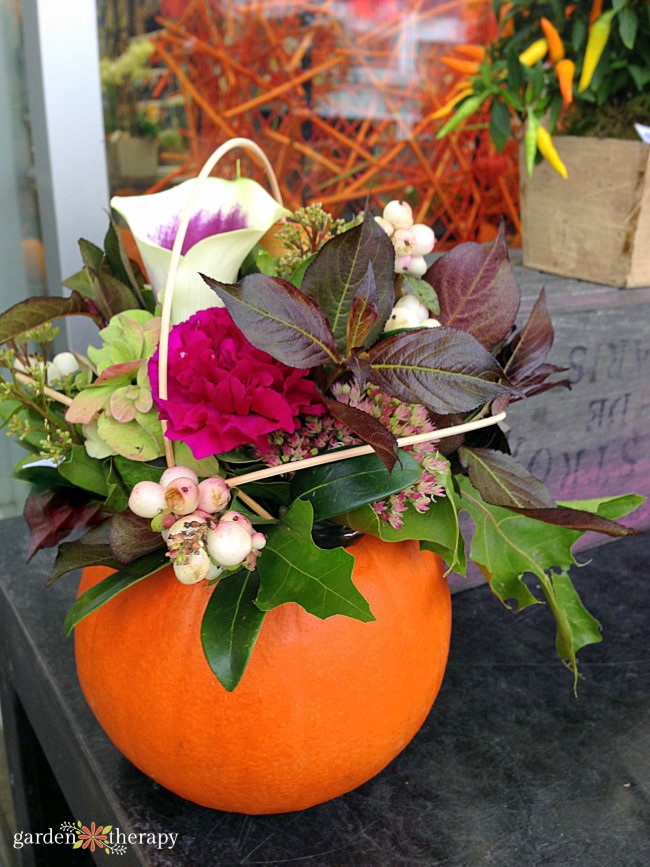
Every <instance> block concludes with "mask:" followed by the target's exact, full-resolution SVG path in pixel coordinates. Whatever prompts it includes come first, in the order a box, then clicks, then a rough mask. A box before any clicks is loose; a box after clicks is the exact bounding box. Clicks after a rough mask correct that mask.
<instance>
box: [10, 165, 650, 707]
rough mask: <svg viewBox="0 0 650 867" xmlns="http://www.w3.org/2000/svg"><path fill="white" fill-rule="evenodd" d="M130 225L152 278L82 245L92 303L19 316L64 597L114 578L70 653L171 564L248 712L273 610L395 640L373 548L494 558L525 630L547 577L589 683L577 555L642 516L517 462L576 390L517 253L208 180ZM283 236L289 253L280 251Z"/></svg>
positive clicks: (562, 648)
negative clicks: (546, 413) (362, 575)
mask: <svg viewBox="0 0 650 867" xmlns="http://www.w3.org/2000/svg"><path fill="white" fill-rule="evenodd" d="M190 200H191V208H190ZM112 204H113V207H114V209H115V211H116V212H118V213H119V214H121V215H122V216H123V217H124V218H125V219H126V221H127V222H128V224H129V226H130V229H131V231H132V232H133V235H134V236H135V239H136V241H137V243H138V246H139V250H140V253H141V256H142V261H143V263H144V270H145V271H146V273H143V270H142V269H141V268H140V267H139V265H138V264H136V262H135V261H133V260H131V259H129V258H128V256H127V255H126V253H125V249H124V247H123V245H122V242H121V237H120V234H119V233H118V232H117V231H116V228H115V226H114V224H111V226H110V227H109V229H108V233H107V235H106V239H105V248H104V250H101V249H100V248H98V247H97V246H95V245H94V244H92V243H90V242H88V241H81V242H80V249H81V257H82V260H83V268H82V270H81V271H79V273H77V274H75V275H74V276H72V277H71V278H70V279H69V280H68V281H67V283H66V285H67V286H68V287H69V289H70V290H71V292H70V294H68V295H67V297H61V298H54V297H49V298H30V299H28V300H26V301H23V302H20V303H19V304H17V305H15V306H14V307H12V308H11V309H9V310H7V311H6V312H4V313H3V314H2V315H1V316H0V343H1V344H2V347H3V348H2V355H1V361H2V365H3V367H4V369H5V375H4V380H3V383H2V386H1V396H2V403H1V404H0V409H1V413H2V418H3V421H4V423H5V426H6V428H7V431H8V433H9V434H11V435H13V436H15V437H17V439H18V440H19V441H20V443H21V444H22V445H23V446H24V447H25V448H26V449H27V451H28V452H29V454H28V455H27V457H26V458H25V459H24V460H23V461H21V462H20V463H19V464H18V466H17V467H16V469H15V474H16V476H17V477H18V478H20V479H24V480H26V481H28V482H30V483H31V484H32V485H33V492H32V493H31V495H30V496H29V498H28V500H27V503H26V506H25V518H26V520H27V523H28V525H29V528H30V531H31V541H32V544H31V553H32V554H33V553H34V552H35V551H37V550H38V549H39V548H43V547H46V546H58V552H57V555H56V562H55V565H54V571H53V574H52V577H51V580H52V581H54V580H55V579H58V578H59V577H60V576H62V575H63V574H65V573H67V572H70V571H71V570H76V569H79V568H82V567H86V566H89V565H98V564H102V565H104V566H106V567H109V568H110V570H112V571H111V572H110V574H108V576H107V577H105V578H104V579H103V580H102V581H100V582H99V583H97V584H95V585H94V586H93V587H91V588H90V589H88V590H86V592H84V593H82V594H81V595H80V596H79V597H78V599H77V601H76V602H75V603H74V605H73V607H72V609H71V611H70V613H69V615H68V618H67V622H66V630H67V631H68V632H70V631H72V629H73V628H74V627H75V626H76V625H77V624H79V623H80V622H81V621H83V620H84V619H85V618H86V617H87V616H88V615H90V614H92V613H93V612H95V611H97V610H98V609H99V608H100V607H101V606H103V605H104V604H105V603H107V602H109V601H110V600H113V599H114V598H115V597H116V596H117V595H118V594H121V593H123V592H124V591H126V590H127V589H128V588H130V587H132V586H133V585H135V584H137V583H139V582H143V583H144V584H146V582H147V579H148V578H149V576H152V575H153V574H154V573H157V572H158V571H159V570H160V569H161V567H163V566H164V565H165V564H167V565H169V564H170V563H171V565H172V567H173V571H174V574H175V576H176V578H177V579H178V581H179V582H181V583H182V584H183V585H187V586H185V587H184V592H185V593H187V594H196V593H197V592H202V590H204V588H206V587H210V588H211V589H212V590H213V592H212V594H211V596H210V601H209V603H208V605H207V608H206V611H205V616H204V618H203V624H202V628H201V641H202V645H203V651H204V653H205V656H206V659H207V661H208V663H209V665H210V667H211V669H212V671H213V672H214V674H215V676H216V677H217V678H218V679H219V680H220V681H221V683H222V684H223V686H224V687H225V689H226V690H228V691H232V690H235V692H236V688H237V686H238V684H239V682H240V680H241V679H242V677H243V676H244V675H245V670H246V666H247V664H248V662H249V659H250V658H251V655H254V653H255V650H254V648H255V643H256V640H257V638H258V636H259V634H260V630H261V629H262V626H263V622H264V619H265V617H266V616H267V615H268V612H269V611H271V609H274V608H276V607H277V606H281V605H283V604H284V603H287V602H293V603H298V605H300V606H302V607H303V608H304V609H305V610H306V611H307V612H309V613H310V614H311V615H314V616H315V617H316V618H322V619H326V618H330V617H332V616H333V615H345V616H346V617H349V618H356V619H357V620H361V621H372V620H373V617H374V615H373V611H372V610H371V607H370V605H369V604H368V602H367V601H366V599H365V598H364V596H363V595H362V594H361V593H360V591H359V590H358V589H357V587H356V586H355V584H354V582H353V580H352V569H353V563H354V557H353V552H354V544H353V543H354V542H355V540H356V539H358V537H359V536H361V535H371V536H375V537H378V538H379V539H381V540H384V541H386V542H400V541H403V540H416V541H417V542H418V543H419V545H420V547H421V549H425V550H428V551H432V552H434V553H435V554H438V555H440V556H441V557H442V558H443V559H444V560H445V561H446V563H447V565H448V568H449V570H454V571H455V572H458V573H461V574H463V573H464V572H465V569H466V562H467V556H469V558H470V559H471V560H472V561H474V562H475V563H476V564H478V566H479V568H480V569H481V570H482V572H483V573H484V575H485V576H486V578H487V580H488V581H489V582H490V585H491V588H492V590H493V592H494V594H495V595H496V596H497V597H498V598H499V599H501V600H502V601H503V602H504V603H509V602H510V601H514V602H515V603H516V605H517V607H518V608H519V609H522V608H525V607H526V606H529V605H531V604H533V603H536V602H538V601H539V600H538V599H537V598H536V596H535V594H534V592H533V590H532V589H530V587H529V586H528V584H527V583H526V581H525V580H524V576H526V575H532V576H534V579H535V580H536V582H537V584H538V585H539V587H540V588H541V592H542V594H543V596H544V597H545V599H546V601H547V602H548V604H549V605H550V607H551V609H552V611H553V614H554V616H555V619H556V621H557V649H558V652H559V655H560V657H561V658H562V660H563V661H564V662H565V663H566V664H567V666H568V667H569V668H570V669H571V670H572V671H573V673H574V675H575V676H576V677H577V664H576V654H577V652H578V651H579V649H580V648H581V647H582V646H584V645H586V644H589V643H592V642H597V641H599V640H600V631H599V624H598V622H597V621H596V620H595V619H594V617H593V616H592V615H590V614H589V613H588V612H587V611H586V610H585V608H584V607H583V606H582V604H581V603H580V600H579V598H578V596H577V594H576V591H575V589H574V588H573V586H572V584H571V581H570V578H569V575H568V569H569V567H570V566H571V565H572V563H573V558H572V555H571V547H572V545H573V543H574V542H575V541H576V540H577V539H578V538H579V536H580V535H581V534H583V533H584V532H586V531H597V532H601V533H607V534H610V535H614V536H621V535H626V534H628V533H630V532H634V531H633V530H630V529H629V528H626V527H625V526H623V525H621V524H620V523H618V522H617V519H618V518H620V517H621V516H623V515H625V514H627V513H628V512H630V511H632V510H633V509H634V508H635V507H636V506H637V505H638V504H639V502H640V498H639V497H636V496H633V495H629V496H619V497H615V498H607V497H603V498H602V499H596V500H589V501H585V502H576V503H561V504H558V503H556V502H555V501H554V500H553V498H552V497H551V495H550V493H549V491H548V490H547V489H546V488H545V486H544V485H543V484H542V482H540V481H539V480H537V479H535V478H534V477H533V476H531V475H530V474H529V473H528V472H527V471H526V470H525V468H524V467H522V466H521V465H520V464H519V463H518V462H517V461H516V460H515V458H514V457H513V456H512V455H511V454H510V451H509V448H508V442H507V438H506V435H505V433H504V430H503V429H502V427H500V425H499V422H501V421H502V420H503V418H504V417H505V410H506V409H507V407H508V404H509V403H511V402H514V401H517V400H521V399H522V398H529V397H531V396H534V395H536V394H540V393H542V392H545V391H547V390H548V389H551V388H563V387H567V385H568V383H567V381H566V380H564V379H562V378H561V376H560V377H558V375H561V372H562V371H561V369H559V368H557V367H556V366H554V365H553V364H550V363H549V362H548V361H547V356H548V353H549V350H550V349H551V345H552V341H553V330H552V326H551V322H550V319H549V316H548V314H547V311H546V307H545V302H544V293H543V292H542V293H541V294H540V297H539V298H538V300H537V302H536V303H535V305H534V307H533V309H532V312H531V313H530V316H529V317H528V319H527V321H526V322H524V323H523V324H522V325H521V326H520V327H515V319H516V317H517V313H518V308H519V301H520V296H519V291H518V288H517V285H516V282H515V279H514V276H513V272H512V270H511V267H510V264H509V261H508V255H507V250H506V246H505V241H504V235H503V232H502V231H501V232H500V233H499V234H498V236H497V238H496V240H495V241H494V242H493V243H491V244H488V245H479V244H474V243H467V244H460V245H459V246H457V247H456V248H455V249H453V250H451V251H450V252H447V253H445V254H444V255H442V256H440V257H439V258H437V259H436V260H435V261H434V262H433V264H431V265H428V264H427V262H426V261H425V258H424V257H425V256H428V254H429V253H431V251H432V249H433V246H434V236H433V232H432V231H431V229H430V228H428V227H427V226H425V225H420V224H414V223H413V215H412V213H411V210H410V207H409V206H408V205H407V204H406V203H405V202H400V201H391V202H388V203H387V204H386V207H385V210H384V211H383V214H381V215H373V214H371V213H368V212H365V213H364V214H363V215H359V217H357V218H355V219H353V220H351V221H350V222H349V223H343V222H342V221H334V220H333V219H332V218H331V217H330V215H328V214H327V213H325V212H324V211H323V210H322V208H321V207H320V206H318V205H311V206H309V207H307V208H305V209H303V210H300V211H298V212H296V213H293V214H292V213H289V212H287V211H286V210H285V209H283V208H282V207H281V206H279V205H278V203H277V202H276V201H274V199H273V198H272V197H271V196H270V195H268V194H267V193H266V192H265V191H264V190H263V189H262V187H260V186H259V185H258V184H256V183H255V182H254V181H252V180H247V179H237V180H235V181H226V180H217V179H213V178H208V179H207V180H205V182H204V183H202V185H201V191H199V188H198V185H197V184H196V183H195V181H189V182H186V183H184V184H182V185H180V186H178V187H176V188H173V189H170V190H167V191H164V192H162V193H158V194H155V195H151V196H141V197H130V198H116V199H114V200H113V202H112ZM188 208H189V210H188ZM190 211H191V213H190ZM278 220H281V221H282V223H283V224H282V225H280V227H279V230H278V227H277V226H276V235H275V249H276V254H273V253H270V252H268V250H267V249H265V248H264V247H263V246H261V245H260V244H259V241H260V240H261V239H262V236H263V235H265V233H267V230H269V229H270V228H271V227H272V226H273V225H274V224H276V223H277V221H278ZM179 227H180V230H179ZM267 237H268V236H267ZM278 251H279V252H278ZM172 289H173V293H172ZM172 294H173V297H172ZM72 315H82V316H87V317H90V318H91V319H92V320H93V321H94V322H95V323H97V325H98V326H99V327H100V329H101V330H100V331H99V346H97V347H90V348H89V349H88V352H87V355H85V356H82V355H79V354H76V353H70V352H59V353H58V354H55V355H54V356H52V347H53V345H54V343H55V340H56V337H57V330H56V328H55V327H54V325H53V322H54V321H55V320H58V319H60V318H61V317H65V316H72ZM461 512H466V513H468V515H469V517H470V518H471V521H472V523H473V535H472V538H471V544H469V545H468V546H467V547H468V554H466V544H465V541H464V539H463V536H462V534H461V531H460V529H459V515H460V513H461ZM70 534H74V537H73V539H72V540H68V541H65V540H66V538H67V537H68V536H69V535H70ZM347 549H349V550H347ZM394 577H395V581H399V580H400V578H399V575H395V576H394ZM233 600H236V604H233ZM115 640H116V641H119V636H115ZM278 677H281V672H278Z"/></svg>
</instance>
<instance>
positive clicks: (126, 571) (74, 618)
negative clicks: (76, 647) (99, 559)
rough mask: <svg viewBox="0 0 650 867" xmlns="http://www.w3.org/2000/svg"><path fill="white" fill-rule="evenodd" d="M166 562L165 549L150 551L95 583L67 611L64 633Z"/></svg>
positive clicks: (68, 633) (166, 563) (70, 630)
mask: <svg viewBox="0 0 650 867" xmlns="http://www.w3.org/2000/svg"><path fill="white" fill-rule="evenodd" d="M168 564H169V560H168V558H167V553H166V549H159V550H157V551H152V552H151V554H146V555H145V556H144V557H139V558H138V559H137V560H134V561H133V562H132V563H129V565H128V566H124V567H122V569H120V571H119V572H115V573H114V574H112V575H109V576H108V577H107V578H104V580H103V581H100V582H99V583H98V584H95V586H94V587H91V588H90V589H89V590H86V592H85V593H82V594H81V596H79V598H78V599H77V600H76V601H75V603H74V604H73V606H72V608H71V609H70V611H69V612H68V616H67V617H66V619H65V623H64V624H63V628H64V630H65V634H66V635H70V633H71V632H72V630H73V629H74V628H75V626H76V625H77V624H78V623H81V621H82V620H83V619H84V618H85V617H88V615H89V614H92V612H93V611H97V609H98V608H101V607H102V605H105V604H106V603H107V602H108V601H109V600H110V599H112V598H113V597H114V596H117V594H118V593H121V592H122V591H123V590H126V589H127V588H128V587H131V586H132V585H133V584H137V583H138V581H142V580H143V579H144V578H148V577H149V575H153V573H154V572H157V571H158V570H159V569H161V568H162V567H163V566H165V565H168Z"/></svg>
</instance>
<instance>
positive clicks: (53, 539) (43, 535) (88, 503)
mask: <svg viewBox="0 0 650 867" xmlns="http://www.w3.org/2000/svg"><path fill="white" fill-rule="evenodd" d="M103 506H104V504H103V503H101V502H98V501H97V500H92V499H90V497H89V496H88V494H85V493H84V492H83V491H78V490H75V489H72V488H61V489H59V490H57V491H51V490H44V491H37V492H36V493H33V494H30V495H29V497H28V498H27V500H26V501H25V506H24V508H23V516H24V518H25V522H26V524H27V526H28V528H29V550H28V552H27V559H28V560H31V558H32V557H33V556H34V554H35V553H36V552H37V551H40V549H41V548H52V547H54V546H55V545H58V544H59V542H61V541H62V540H63V539H65V538H66V537H67V536H69V535H70V533H72V532H73V530H78V529H82V528H83V527H87V526H89V525H91V524H96V523H98V521H100V520H102V518H103V512H102V510H103Z"/></svg>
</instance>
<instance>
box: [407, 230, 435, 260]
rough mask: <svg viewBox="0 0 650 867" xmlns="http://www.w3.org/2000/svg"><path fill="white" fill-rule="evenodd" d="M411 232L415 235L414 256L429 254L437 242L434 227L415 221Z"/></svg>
mask: <svg viewBox="0 0 650 867" xmlns="http://www.w3.org/2000/svg"><path fill="white" fill-rule="evenodd" d="M411 232H413V234H414V235H415V246H414V247H413V249H412V250H411V253H412V255H413V256H428V255H429V253H430V252H431V251H432V250H433V248H434V246H435V243H436V236H435V235H434V234H433V229H432V228H430V227H429V226H425V224H424V223H415V224H414V225H413V226H411Z"/></svg>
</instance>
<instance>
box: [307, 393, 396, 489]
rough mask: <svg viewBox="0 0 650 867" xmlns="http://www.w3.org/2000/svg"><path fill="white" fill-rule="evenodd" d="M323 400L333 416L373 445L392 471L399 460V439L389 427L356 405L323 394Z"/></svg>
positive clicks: (385, 464)
mask: <svg viewBox="0 0 650 867" xmlns="http://www.w3.org/2000/svg"><path fill="white" fill-rule="evenodd" d="M322 400H323V403H324V404H325V406H326V407H327V411H328V413H329V414H330V415H331V416H333V417H334V418H335V419H336V420H337V421H340V422H341V424H344V425H345V426H346V427H347V428H349V429H350V430H351V431H352V433H354V434H356V435H357V436H358V437H359V438H360V439H362V440H363V441H364V442H365V443H368V445H371V446H372V447H373V449H374V450H375V454H377V455H378V457H379V458H380V460H381V461H382V463H383V464H384V466H385V467H386V469H387V470H388V472H390V471H391V470H392V469H393V467H394V466H395V461H396V460H397V440H396V439H395V437H394V436H393V434H392V433H391V432H390V431H389V430H388V428H387V427H385V426H384V425H383V424H382V423H381V422H380V421H379V419H376V418H375V417H374V416H372V415H370V414H369V413H367V412H364V411H363V410H362V409H357V407H356V406H350V404H348V403H342V402H341V401H340V400H333V399H332V398H330V397H326V396H323V397H322Z"/></svg>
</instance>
